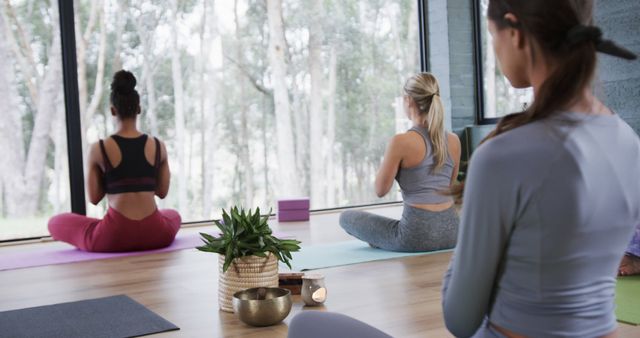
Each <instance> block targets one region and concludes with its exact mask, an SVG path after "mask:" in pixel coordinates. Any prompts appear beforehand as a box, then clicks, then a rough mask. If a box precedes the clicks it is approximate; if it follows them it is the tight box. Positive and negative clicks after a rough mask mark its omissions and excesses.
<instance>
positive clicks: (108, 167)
mask: <svg viewBox="0 0 640 338" xmlns="http://www.w3.org/2000/svg"><path fill="white" fill-rule="evenodd" d="M100 151H101V152H102V160H103V161H104V166H105V169H106V170H111V169H113V165H111V161H109V156H107V151H106V150H105V149H104V141H102V139H101V140H100Z"/></svg>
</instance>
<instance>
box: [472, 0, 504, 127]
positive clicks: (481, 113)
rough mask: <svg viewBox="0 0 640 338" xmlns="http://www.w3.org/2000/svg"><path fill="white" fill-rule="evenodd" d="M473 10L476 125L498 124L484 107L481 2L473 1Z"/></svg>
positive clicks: (496, 119)
mask: <svg viewBox="0 0 640 338" xmlns="http://www.w3.org/2000/svg"><path fill="white" fill-rule="evenodd" d="M472 3H473V4H472V5H473V6H472V7H473V8H472V10H473V44H474V46H473V61H474V68H475V80H476V81H475V103H476V116H475V124H476V125H487V124H496V123H498V121H500V118H499V117H489V118H487V117H485V106H484V101H485V98H484V69H483V68H482V33H483V32H482V13H480V0H473V1H472Z"/></svg>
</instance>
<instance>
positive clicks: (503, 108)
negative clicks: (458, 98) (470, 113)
mask: <svg viewBox="0 0 640 338" xmlns="http://www.w3.org/2000/svg"><path fill="white" fill-rule="evenodd" d="M475 1H479V2H480V6H476V10H479V11H480V12H479V13H477V15H476V20H480V42H481V46H480V50H481V52H482V54H481V55H482V59H481V62H482V64H481V65H479V66H481V67H482V74H483V78H482V84H483V87H482V95H483V101H484V107H482V110H481V114H482V115H481V116H480V122H482V120H489V121H492V120H493V121H495V119H496V118H500V117H503V116H505V115H507V114H510V113H515V112H520V111H522V110H524V108H525V107H526V106H527V105H528V104H530V103H531V101H532V97H533V90H532V89H531V88H526V89H515V88H513V87H512V86H511V84H510V83H509V80H508V79H507V78H506V77H505V76H504V75H503V74H502V72H501V71H500V67H499V65H498V60H497V59H496V56H495V53H494V51H493V41H492V38H491V34H490V33H489V29H488V27H487V15H486V13H487V7H488V5H489V0H475Z"/></svg>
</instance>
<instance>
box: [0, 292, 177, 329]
mask: <svg viewBox="0 0 640 338" xmlns="http://www.w3.org/2000/svg"><path fill="white" fill-rule="evenodd" d="M0 328H2V329H1V330H0V338H31V337H33V338H36V337H50V338H58V337H59V338H75V337H78V338H80V337H82V338H84V337H93V338H120V337H122V338H124V337H138V336H144V335H148V334H152V333H159V332H166V331H173V330H179V328H178V327H177V326H175V325H174V324H172V323H170V322H169V321H167V320H165V319H164V318H162V317H160V316H158V315H157V314H155V313H153V312H151V311H150V310H149V309H147V308H146V307H144V306H143V305H141V304H139V303H137V302H136V301H134V300H133V299H131V298H129V297H127V296H125V295H119V296H112V297H106V298H97V299H89V300H83V301H79V302H71V303H60V304H54V305H46V306H38V307H32V308H27V309H21V310H12V311H5V312H0Z"/></svg>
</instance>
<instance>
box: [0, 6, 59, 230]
mask: <svg viewBox="0 0 640 338" xmlns="http://www.w3.org/2000/svg"><path fill="white" fill-rule="evenodd" d="M58 22H59V20H58V7H57V3H56V2H55V1H52V2H49V1H17V0H16V1H3V2H2V4H0V36H2V37H1V38H0V98H2V106H3V108H2V111H3V114H2V118H0V153H1V154H2V160H1V161H0V240H11V239H16V238H28V237H40V236H46V235H48V231H47V226H46V224H47V218H48V217H49V216H50V215H52V214H54V213H58V212H63V211H68V210H69V205H70V199H69V174H68V158H67V146H66V145H67V141H66V127H65V123H64V121H65V120H64V117H65V111H64V97H63V92H62V56H61V48H60V31H59V24H58Z"/></svg>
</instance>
